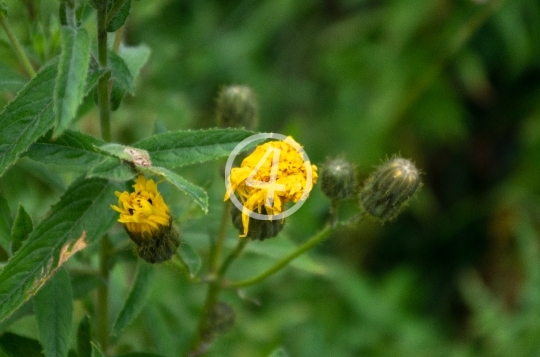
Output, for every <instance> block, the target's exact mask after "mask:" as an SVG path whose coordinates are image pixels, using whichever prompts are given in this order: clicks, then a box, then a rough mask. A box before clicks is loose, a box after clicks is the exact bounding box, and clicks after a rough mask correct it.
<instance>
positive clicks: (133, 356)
mask: <svg viewBox="0 0 540 357" xmlns="http://www.w3.org/2000/svg"><path fill="white" fill-rule="evenodd" d="M118 357H163V356H162V355H156V354H154V353H146V352H132V353H126V354H123V355H119V356H118Z"/></svg>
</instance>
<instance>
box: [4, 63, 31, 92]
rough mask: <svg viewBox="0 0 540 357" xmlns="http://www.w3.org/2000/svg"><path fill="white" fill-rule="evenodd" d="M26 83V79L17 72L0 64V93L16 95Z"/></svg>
mask: <svg viewBox="0 0 540 357" xmlns="http://www.w3.org/2000/svg"><path fill="white" fill-rule="evenodd" d="M25 83H26V79H25V78H24V77H23V76H22V75H21V74H20V73H18V72H16V71H14V70H12V69H11V68H9V67H8V66H6V65H5V64H3V63H1V62H0V91H6V92H9V93H17V92H18V91H19V90H20V89H21V88H22V87H23V86H24V84H25Z"/></svg>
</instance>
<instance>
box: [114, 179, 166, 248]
mask: <svg viewBox="0 0 540 357" xmlns="http://www.w3.org/2000/svg"><path fill="white" fill-rule="evenodd" d="M133 188H134V189H135V191H134V192H127V191H124V192H118V191H116V192H115V195H116V196H117V197H118V206H115V205H111V208H112V209H113V210H115V211H117V212H119V213H120V218H118V222H120V223H123V224H124V225H125V227H126V230H127V231H128V233H134V234H135V235H137V236H140V237H144V238H150V237H151V236H153V235H154V234H156V233H158V232H159V231H160V228H161V227H163V226H169V225H170V210H169V207H167V205H166V204H165V202H164V201H163V197H161V195H160V194H159V192H158V190H157V184H156V183H155V182H154V180H147V179H146V178H145V177H144V176H142V175H139V177H137V180H136V181H135V184H134V185H133Z"/></svg>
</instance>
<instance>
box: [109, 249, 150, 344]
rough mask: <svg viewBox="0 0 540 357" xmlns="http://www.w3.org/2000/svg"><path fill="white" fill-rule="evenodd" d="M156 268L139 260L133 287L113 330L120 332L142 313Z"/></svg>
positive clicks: (116, 332)
mask: <svg viewBox="0 0 540 357" xmlns="http://www.w3.org/2000/svg"><path fill="white" fill-rule="evenodd" d="M153 273H154V269H153V268H152V266H151V265H150V264H147V263H145V262H144V261H142V260H141V259H139V260H138V261H137V274H136V275H135V281H134V282H133V286H132V287H131V291H130V292H129V295H128V297H127V299H126V302H125V303H124V306H123V307H122V310H121V311H120V313H119V314H118V317H117V318H116V322H115V323H114V328H113V331H114V333H115V334H118V333H119V332H120V331H121V330H122V329H124V328H125V327H126V326H128V325H129V324H130V323H131V322H133V320H135V318H136V317H137V316H139V314H140V313H141V311H142V309H143V307H144V305H145V304H146V300H148V295H149V294H150V288H151V286H152V278H153V275H154V274H153Z"/></svg>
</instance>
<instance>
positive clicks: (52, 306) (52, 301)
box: [32, 268, 73, 357]
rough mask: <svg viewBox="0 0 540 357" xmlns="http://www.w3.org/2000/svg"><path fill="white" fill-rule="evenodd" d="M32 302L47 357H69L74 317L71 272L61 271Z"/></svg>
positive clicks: (59, 270) (62, 269)
mask: <svg viewBox="0 0 540 357" xmlns="http://www.w3.org/2000/svg"><path fill="white" fill-rule="evenodd" d="M32 300H33V302H34V311H35V313H36V319H37V322H38V327H39V337H40V340H41V343H42V345H43V352H44V354H45V357H65V356H67V354H68V351H69V346H70V340H71V319H72V316H73V297H72V293H71V283H70V281H69V276H68V273H67V271H66V270H65V269H64V268H60V269H58V271H57V272H56V274H54V276H53V277H52V278H51V279H49V281H48V282H47V283H46V284H45V285H44V286H43V288H42V289H41V290H40V291H39V292H38V293H37V294H36V296H34V298H33V299H32Z"/></svg>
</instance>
